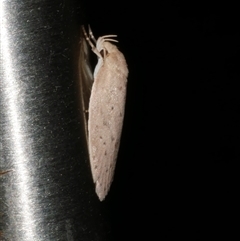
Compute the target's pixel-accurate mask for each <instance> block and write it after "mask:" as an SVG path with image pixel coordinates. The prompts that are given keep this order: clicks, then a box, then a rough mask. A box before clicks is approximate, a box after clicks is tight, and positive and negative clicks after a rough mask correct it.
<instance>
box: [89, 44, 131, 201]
mask: <svg viewBox="0 0 240 241" xmlns="http://www.w3.org/2000/svg"><path fill="white" fill-rule="evenodd" d="M108 44H110V43H108ZM127 75H128V69H127V64H126V61H125V58H124V56H123V54H122V53H121V52H120V51H119V50H118V49H117V48H116V51H115V52H113V53H111V54H107V55H106V56H105V58H104V59H103V64H102V66H101V67H100V68H99V71H98V72H97V74H96V76H95V80H94V83H93V86H92V92H91V97H90V102H89V120H88V134H89V139H88V144H89V155H90V163H91V170H92V175H93V180H94V183H95V184H96V193H97V195H98V197H99V199H100V200H103V199H104V198H105V196H106V194H107V193H108V191H109V188H110V185H111V182H112V180H113V175H114V169H115V165H116V159H117V154H118V149H119V144H120V138H121V131H122V124H123V118H124V108H125V98H126V84H127Z"/></svg>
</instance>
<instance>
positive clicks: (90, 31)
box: [88, 25, 97, 44]
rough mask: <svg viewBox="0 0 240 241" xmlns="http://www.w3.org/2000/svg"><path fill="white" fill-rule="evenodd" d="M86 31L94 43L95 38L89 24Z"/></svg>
mask: <svg viewBox="0 0 240 241" xmlns="http://www.w3.org/2000/svg"><path fill="white" fill-rule="evenodd" d="M88 33H89V37H90V38H91V39H92V40H93V41H94V42H95V44H96V43H97V40H96V39H95V37H94V35H93V32H92V29H91V28H90V25H88Z"/></svg>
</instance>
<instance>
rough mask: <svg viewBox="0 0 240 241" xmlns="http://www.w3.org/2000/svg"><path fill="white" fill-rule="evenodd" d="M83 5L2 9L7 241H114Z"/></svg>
mask: <svg viewBox="0 0 240 241" xmlns="http://www.w3.org/2000/svg"><path fill="white" fill-rule="evenodd" d="M79 2H80V1H77V0H72V1H64V0H60V1H59V0H58V1H49V0H42V1H33V0H32V1H31V0H20V1H19V0H11V1H6V0H2V1H1V3H0V20H1V21H0V22H1V33H0V35H1V40H0V41H1V42H0V47H1V55H0V57H1V62H0V68H1V72H0V171H1V172H2V173H1V175H0V231H1V237H0V240H11V241H38V240H39V241H42V240H59V241H61V240H62V241H66V240H69V241H75V240H76V241H81V240H83V241H88V240H89V241H90V240H91V241H93V240H104V241H107V240H110V234H111V232H110V228H109V227H110V225H109V223H108V221H107V218H106V216H105V215H104V213H103V209H102V205H103V204H102V203H100V202H99V200H98V198H97V195H96V194H95V191H94V184H93V181H92V177H91V172H90V167H89V163H88V153H87V148H86V141H85V133H84V126H83V120H82V115H81V111H82V109H81V104H80V101H79V99H80V90H79V50H80V46H81V44H80V29H81V28H80V25H81V22H82V15H81V14H80V12H81V11H80V10H81V8H80V5H79ZM80 64H81V63H80Z"/></svg>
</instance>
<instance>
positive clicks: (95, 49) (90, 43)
mask: <svg viewBox="0 0 240 241" xmlns="http://www.w3.org/2000/svg"><path fill="white" fill-rule="evenodd" d="M82 30H83V34H84V36H85V38H86V40H87V41H88V43H89V45H90V46H91V48H92V51H93V52H94V53H95V54H96V55H97V56H98V57H99V58H102V56H101V54H100V52H99V51H98V49H97V48H96V46H95V45H94V44H93V43H92V41H91V38H92V36H93V34H92V33H91V34H92V36H90V37H89V36H88V35H87V32H86V30H85V28H84V26H82ZM93 38H94V36H93ZM94 39H95V38H94ZM95 41H96V40H95Z"/></svg>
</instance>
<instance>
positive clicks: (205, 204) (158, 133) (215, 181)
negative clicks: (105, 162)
mask: <svg viewBox="0 0 240 241" xmlns="http://www.w3.org/2000/svg"><path fill="white" fill-rule="evenodd" d="M84 7H85V8H86V9H85V13H86V19H87V20H86V21H87V22H88V23H90V24H91V27H92V30H93V32H94V34H95V36H96V37H98V36H102V35H105V34H117V35H118V40H119V43H118V47H119V49H120V50H121V51H122V52H123V53H124V55H125V57H126V60H127V63H128V67H129V78H128V95H127V104H126V113H125V122H124V128H123V134H122V143H121V147H120V152H119V158H118V163H117V169H116V174H115V180H114V182H113V185H112V188H111V191H110V193H109V196H108V198H107V200H106V201H105V202H106V204H107V205H110V213H111V217H112V224H113V228H114V232H115V237H116V239H115V240H138V239H139V238H140V237H144V239H145V240H153V239H157V240H159V239H160V240H173V238H174V239H175V238H185V239H186V238H187V239H191V240H205V239H206V238H207V237H209V238H210V237H211V238H218V237H223V236H226V237H227V238H229V236H230V235H233V233H234V230H235V228H236V225H235V224H234V221H233V220H234V218H235V215H236V208H235V202H236V198H237V192H238V188H237V187H236V186H238V185H237V176H238V173H237V170H238V162H239V161H238V160H239V137H240V136H239V119H240V115H239V107H240V105H239V104H240V97H239V51H240V41H239V40H240V33H239V11H238V7H237V5H235V6H234V5H231V4H230V3H228V4H226V2H225V3H220V2H218V3H217V4H215V3H211V1H206V2H204V1H197V2H196V1H158V2H157V3H156V4H155V3H153V1H147V2H130V1H118V2H117V1H91V2H86V3H85V6H84ZM144 234H146V236H143V235H144Z"/></svg>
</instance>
